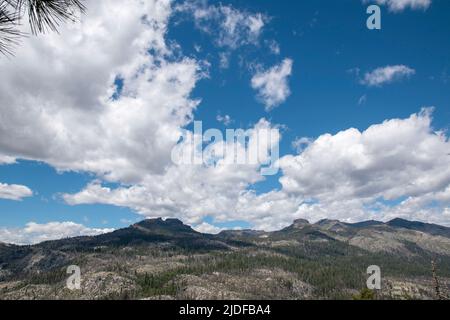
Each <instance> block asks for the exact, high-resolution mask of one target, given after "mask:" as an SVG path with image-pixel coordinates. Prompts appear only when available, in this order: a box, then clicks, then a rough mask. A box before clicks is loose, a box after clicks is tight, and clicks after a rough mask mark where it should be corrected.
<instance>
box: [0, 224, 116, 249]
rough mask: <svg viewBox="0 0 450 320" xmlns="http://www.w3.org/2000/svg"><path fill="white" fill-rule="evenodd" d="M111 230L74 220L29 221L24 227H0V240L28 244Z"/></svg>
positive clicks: (91, 234) (92, 234)
mask: <svg viewBox="0 0 450 320" xmlns="http://www.w3.org/2000/svg"><path fill="white" fill-rule="evenodd" d="M112 231H114V230H113V229H97V228H88V227H86V226H84V225H81V224H78V223H74V222H49V223H45V224H38V223H35V222H29V223H27V224H26V226H25V227H24V228H11V229H9V228H0V242H4V243H11V244H18V245H28V244H36V243H40V242H43V241H49V240H57V239H63V238H72V237H79V236H94V235H99V234H102V233H107V232H112Z"/></svg>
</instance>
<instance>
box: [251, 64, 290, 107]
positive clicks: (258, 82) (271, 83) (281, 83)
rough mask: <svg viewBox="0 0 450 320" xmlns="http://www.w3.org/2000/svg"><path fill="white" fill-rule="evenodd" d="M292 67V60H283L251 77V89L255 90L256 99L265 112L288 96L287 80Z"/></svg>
mask: <svg viewBox="0 0 450 320" xmlns="http://www.w3.org/2000/svg"><path fill="white" fill-rule="evenodd" d="M292 65H293V61H292V59H285V60H284V61H283V62H282V63H281V64H279V65H276V66H274V67H272V68H270V69H269V70H263V71H259V72H257V73H256V74H255V75H254V76H253V78H252V81H251V85H252V88H253V89H255V90H257V92H258V98H259V99H260V100H261V101H262V102H263V103H264V105H265V106H266V110H267V111H270V110H272V109H273V108H275V107H277V106H279V105H280V104H282V103H283V102H284V101H286V99H287V98H288V97H289V96H290V94H291V90H290V88H289V81H288V80H289V77H290V76H291V74H292Z"/></svg>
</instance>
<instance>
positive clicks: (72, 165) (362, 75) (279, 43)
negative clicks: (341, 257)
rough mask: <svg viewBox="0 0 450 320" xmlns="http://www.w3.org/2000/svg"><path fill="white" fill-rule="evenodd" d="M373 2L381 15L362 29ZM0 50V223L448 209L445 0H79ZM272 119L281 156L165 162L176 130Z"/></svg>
mask: <svg viewBox="0 0 450 320" xmlns="http://www.w3.org/2000/svg"><path fill="white" fill-rule="evenodd" d="M373 3H377V4H378V5H380V7H381V10H382V29H381V30H368V29H367V27H366V19H367V17H368V15H367V14H366V9H367V6H368V5H369V4H373ZM86 4H87V13H86V15H84V16H82V17H81V22H80V23H76V24H68V25H65V26H63V27H62V28H61V30H60V33H59V34H47V35H44V36H40V37H38V38H36V37H29V38H26V39H23V40H22V42H21V44H20V46H19V47H17V48H16V49H15V57H8V58H5V57H0V70H1V72H0V80H1V81H0V241H2V242H11V243H20V244H24V243H34V242H39V241H44V240H48V239H56V238H62V237H68V236H78V235H93V234H99V233H102V232H108V231H111V230H113V229H117V228H121V227H125V226H127V225H129V224H132V223H134V222H136V221H139V220H142V219H144V218H146V217H148V218H155V217H165V218H167V217H175V218H179V219H181V220H183V221H184V222H185V223H187V224H190V225H192V226H194V227H195V228H196V229H197V230H200V231H203V232H211V233H214V232H219V231H220V230H221V229H223V228H256V229H264V230H275V229H279V228H282V227H284V226H286V225H288V224H290V223H291V222H292V221H293V220H294V219H297V218H304V219H308V220H310V221H311V222H315V221H317V220H320V219H324V218H329V219H339V220H342V221H347V222H356V221H361V220H368V219H376V220H383V221H386V220H390V219H392V218H395V217H402V218H406V219H410V220H420V221H426V222H433V223H439V224H443V225H448V226H450V142H449V138H448V137H449V133H448V129H449V124H450V42H449V41H448V39H449V38H450V29H449V28H448V20H449V14H450V13H449V12H450V3H449V2H448V1H446V0H374V1H366V0H361V1H359V0H348V1H327V0H314V1H313V0H307V1H287V0H286V1H272V0H264V1H261V0H254V1H253V0H252V1H250V0H245V1H243V0H240V1H238V0H235V1H222V2H220V3H219V2H218V1H206V0H203V1H202V0H199V1H196V0H181V1H170V0H145V1H141V0H127V1H123V0H104V1H96V0H88V1H86ZM194 121H202V122H203V127H204V128H205V129H207V128H218V129H220V130H223V131H225V129H227V128H233V129H246V130H247V129H248V130H256V129H259V128H267V129H269V128H276V129H279V130H280V133H281V135H280V136H279V137H277V139H279V143H280V160H279V162H278V164H279V166H280V171H279V173H278V174H277V175H275V176H266V177H264V176H262V175H261V174H260V169H261V168H260V167H259V166H257V165H226V164H223V163H222V164H221V163H216V165H209V166H205V165H203V166H201V165H176V164H174V163H173V161H172V159H171V154H172V151H173V150H174V147H175V146H179V142H180V134H181V132H182V130H184V129H187V130H192V128H193V122H194Z"/></svg>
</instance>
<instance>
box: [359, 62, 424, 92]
mask: <svg viewBox="0 0 450 320" xmlns="http://www.w3.org/2000/svg"><path fill="white" fill-rule="evenodd" d="M415 73H416V71H415V70H414V69H412V68H410V67H408V66H405V65H395V66H386V67H381V68H377V69H375V70H373V71H371V72H367V73H366V74H365V75H364V78H363V79H362V80H361V84H364V85H367V86H370V87H379V86H382V85H384V84H387V83H391V82H394V81H398V80H402V79H404V78H408V77H410V76H412V75H414V74H415Z"/></svg>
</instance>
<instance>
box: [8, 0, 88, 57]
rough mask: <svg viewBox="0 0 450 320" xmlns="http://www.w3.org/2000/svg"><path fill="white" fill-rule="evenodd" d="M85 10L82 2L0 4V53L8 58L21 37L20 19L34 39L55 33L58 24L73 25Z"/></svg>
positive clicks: (17, 1)
mask: <svg viewBox="0 0 450 320" xmlns="http://www.w3.org/2000/svg"><path fill="white" fill-rule="evenodd" d="M85 10H86V7H85V6H84V4H83V0H0V53H3V54H11V46H12V45H14V44H16V43H17V40H18V38H19V37H20V36H23V35H24V34H23V33H21V32H20V31H19V30H18V25H19V24H20V22H21V20H22V19H23V17H24V16H27V18H28V23H29V24H30V28H31V33H32V34H33V35H37V34H40V33H46V32H48V31H54V32H58V28H59V26H60V24H61V23H63V22H66V21H72V22H75V21H76V20H77V16H78V13H84V12H85Z"/></svg>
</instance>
